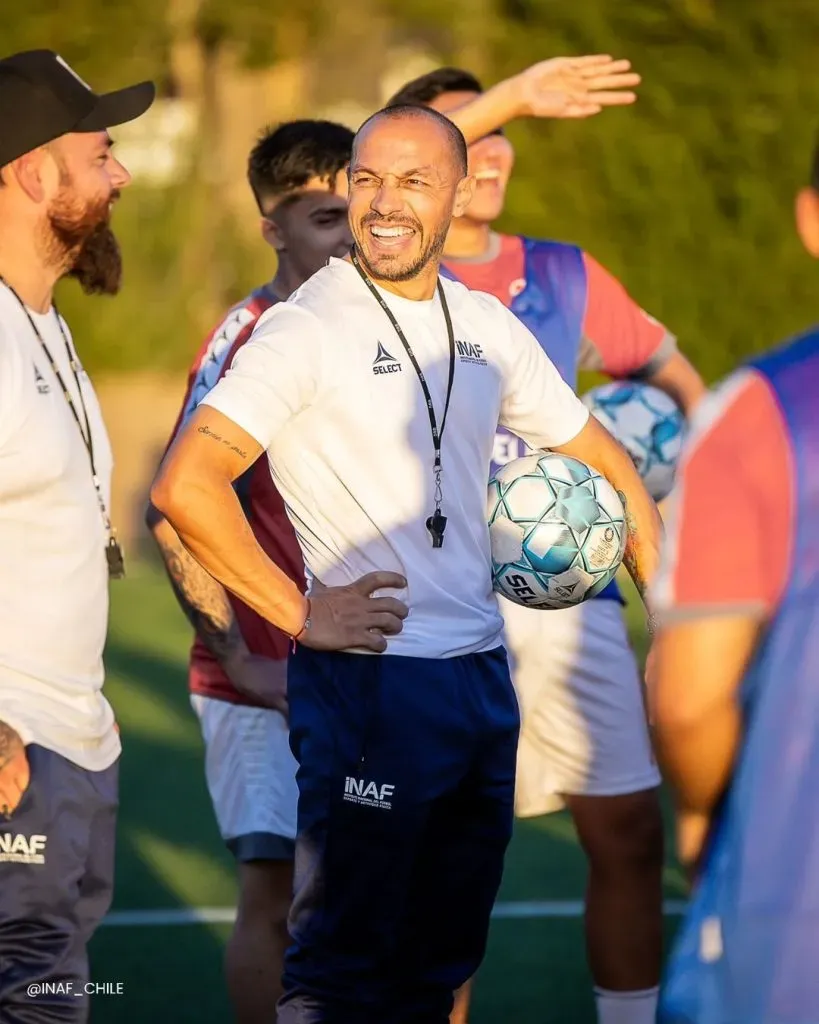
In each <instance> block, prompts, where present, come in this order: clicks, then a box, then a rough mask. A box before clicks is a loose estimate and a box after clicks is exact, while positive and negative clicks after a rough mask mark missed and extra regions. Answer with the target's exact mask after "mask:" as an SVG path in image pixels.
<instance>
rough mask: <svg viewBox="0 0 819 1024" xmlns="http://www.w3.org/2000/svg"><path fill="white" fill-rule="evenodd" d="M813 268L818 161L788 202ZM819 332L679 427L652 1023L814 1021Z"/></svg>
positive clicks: (657, 679) (659, 709) (754, 363)
mask: <svg viewBox="0 0 819 1024" xmlns="http://www.w3.org/2000/svg"><path fill="white" fill-rule="evenodd" d="M796 226H797V230H798V233H799V236H800V238H801V240H802V243H803V245H804V246H805V249H806V250H807V251H808V253H809V254H810V255H811V256H812V257H813V258H814V259H817V258H819V150H817V152H816V155H815V157H814V165H813V169H812V174H811V184H810V185H809V186H808V187H806V188H803V189H802V190H801V191H800V192H799V194H798V196H797V199H796ZM817 391H819V330H818V329H817V328H816V327H814V328H812V329H810V330H808V331H807V332H805V333H804V334H802V335H801V336H800V337H797V338H796V339H795V340H793V341H791V342H789V343H788V344H786V345H783V346H781V347H779V348H777V349H775V350H774V351H771V352H768V353H766V354H764V355H761V356H759V357H757V358H755V359H753V360H751V361H749V362H748V363H747V364H746V365H745V366H744V367H742V368H740V369H739V370H737V371H736V372H734V373H733V374H731V375H730V376H729V377H728V378H727V379H726V380H725V381H724V382H723V383H722V384H720V385H719V386H718V387H717V388H715V389H714V392H713V393H712V395H710V396H709V397H708V398H707V399H706V401H705V402H703V404H702V406H701V408H700V409H699V410H698V411H697V415H696V416H695V417H694V423H693V429H692V431H691V434H690V436H689V439H688V441H687V444H686V449H685V451H684V453H683V460H682V463H681V466H680V471H679V473H678V477H677V483H676V487H675V490H674V492H673V493H672V496H671V501H670V506H671V513H670V515H669V530H668V538H667V541H666V544H665V546H664V551H663V558H662V562H661V569H660V573H659V575H658V579H657V581H656V585H655V587H654V588H653V594H654V598H655V599H656V602H657V615H658V618H659V622H660V626H659V629H658V633H657V643H656V647H655V650H654V655H653V664H652V665H651V666H650V671H649V677H648V683H649V697H650V700H651V704H652V707H653V712H654V722H655V727H656V735H657V748H658V753H659V755H660V758H661V763H662V765H663V768H664V770H665V773H666V777H667V778H668V780H669V782H670V783H671V787H672V790H673V792H674V795H675V800H676V804H677V814H678V819H677V830H678V831H677V835H678V848H679V855H680V859H681V861H682V862H683V864H684V865H685V866H686V867H687V868H688V870H689V871H690V873H691V875H692V876H693V878H694V880H695V887H694V892H693V895H692V900H691V903H690V904H689V907H688V911H687V914H686V917H685V920H684V921H683V923H682V926H681V927H680V930H679V932H678V933H677V937H676V940H675V946H674V950H673V951H672V953H671V956H670V958H669V963H668V967H667V974H666V978H665V981H664V984H663V996H662V1000H661V1009H660V1015H659V1018H658V1019H659V1020H660V1021H662V1022H663V1024H714V1022H717V1021H719V1022H720V1024H722V1022H726V1024H727V1022H729V1021H730V1022H732V1024H733V1022H734V1021H736V1022H741V1024H773V1022H774V1021H775V1022H776V1024H802V1022H803V1021H805V1022H807V1021H816V1020H819V973H817V970H816V951H817V949H819V915H817V909H819V907H818V906H817V893H819V831H817V828H816V793H817V790H819V701H817V695H818V692H819V691H817V681H818V680H819V575H818V574H817V566H819V514H817V495H819V457H817V455H818V454H819V408H818V407H817V403H816V396H817Z"/></svg>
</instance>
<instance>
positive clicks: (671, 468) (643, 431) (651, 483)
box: [583, 382, 685, 501]
mask: <svg viewBox="0 0 819 1024" xmlns="http://www.w3.org/2000/svg"><path fill="white" fill-rule="evenodd" d="M583 402H584V404H585V405H586V406H587V407H588V408H589V409H590V410H591V412H592V414H593V415H594V416H596V417H597V419H598V420H600V422H601V423H602V424H603V426H604V427H605V428H606V429H607V430H608V431H609V433H610V434H612V435H614V437H616V438H617V440H618V441H619V442H620V444H621V445H623V447H624V448H625V449H626V451H627V452H628V453H629V455H630V456H631V458H632V460H633V462H634V465H635V466H636V467H637V472H638V473H639V474H640V476H641V477H642V480H643V483H644V484H645V486H646V490H647V491H648V493H649V494H650V495H651V497H652V498H653V499H654V500H655V501H662V500H663V498H665V497H667V495H668V494H669V493H670V491H671V488H672V487H673V486H674V474H675V472H676V469H677V461H678V459H679V456H680V450H681V449H682V445H683V440H684V438H685V418H684V416H683V414H682V412H681V411H680V408H679V406H678V405H677V404H676V402H675V401H674V400H673V399H672V398H670V397H669V396H668V395H667V394H666V393H665V392H664V391H660V389H659V388H655V387H651V386H650V385H649V384H635V383H631V382H615V383H612V384H604V385H603V386H602V387H599V388H594V389H593V390H592V391H589V392H588V393H587V394H585V395H584V396H583Z"/></svg>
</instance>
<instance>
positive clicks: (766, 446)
mask: <svg viewBox="0 0 819 1024" xmlns="http://www.w3.org/2000/svg"><path fill="white" fill-rule="evenodd" d="M792 481H793V469H792V453H791V449H790V442H789V437H788V433H787V429H786V426H785V422H784V419H783V417H782V413H781V411H780V408H779V404H778V402H777V399H776V397H775V396H774V394H773V393H772V391H771V390H770V387H769V386H768V384H767V382H766V381H765V379H764V378H763V377H762V376H761V375H759V374H757V373H756V372H754V371H749V370H743V371H741V372H739V373H737V374H734V375H733V376H731V377H729V378H728V379H727V380H726V381H725V383H724V384H723V385H721V386H720V387H719V388H718V389H716V390H715V391H714V392H713V393H712V394H710V395H709V396H708V397H707V398H706V399H704V400H703V402H702V403H701V404H700V406H699V407H698V409H697V412H696V413H695V415H694V419H693V421H692V427H691V435H690V439H689V442H688V445H687V448H686V452H685V454H684V458H683V461H682V463H681V464H680V467H679V470H678V474H677V483H676V486H675V489H674V492H673V494H672V496H671V499H670V515H669V517H668V530H667V536H666V544H665V549H664V553H663V558H662V563H661V568H660V572H659V574H658V577H657V580H656V582H655V584H654V586H653V588H652V589H653V601H652V604H653V607H654V609H655V610H656V611H657V612H658V613H659V614H660V615H661V616H662V617H663V618H664V619H665V620H674V619H680V618H699V617H702V616H706V615H713V614H725V613H726V612H736V613H749V614H754V615H760V616H766V615H768V614H769V613H770V612H771V611H772V610H773V609H774V607H775V606H776V604H777V603H778V601H779V599H780V597H781V595H782V592H783V590H784V588H785V586H786V582H787V577H788V566H789V559H790V551H791V542H792V538H793V487H792Z"/></svg>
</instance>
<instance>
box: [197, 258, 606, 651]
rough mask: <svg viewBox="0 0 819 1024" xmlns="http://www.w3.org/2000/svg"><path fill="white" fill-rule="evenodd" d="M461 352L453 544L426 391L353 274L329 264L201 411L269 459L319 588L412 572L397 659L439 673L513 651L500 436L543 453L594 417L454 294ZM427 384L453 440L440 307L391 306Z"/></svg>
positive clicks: (552, 372)
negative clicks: (437, 537) (437, 480)
mask: <svg viewBox="0 0 819 1024" xmlns="http://www.w3.org/2000/svg"><path fill="white" fill-rule="evenodd" d="M443 287H444V292H445V295H446V300H447V304H448V306H449V311H450V315H451V317H452V324H453V328H454V333H455V340H456V347H457V351H456V359H455V377H454V384H453V387H452V396H451V399H450V405H449V414H448V416H447V421H446V428H445V431H444V436H443V442H442V445H441V453H442V464H443V502H442V509H441V511H442V513H443V515H445V516H446V517H447V519H448V522H447V527H446V534H445V539H444V545H443V547H442V548H437V549H436V548H433V547H432V542H431V539H430V536H429V533H428V532H427V529H426V526H425V522H426V519H427V517H428V516H430V515H431V514H432V512H433V510H434V478H433V457H434V448H433V443H432V435H431V431H430V423H429V416H428V412H427V407H426V403H425V400H424V396H423V392H422V390H421V385H420V383H419V380H418V377H417V375H416V373H415V370H414V369H413V366H412V363H411V362H410V360H409V358H408V357H407V355H406V353H405V351H404V348H403V346H402V344H401V341H400V340H399V338H398V336H397V335H396V333H395V330H394V329H393V327H392V325H391V324H390V322H389V320H388V319H387V316H386V314H385V313H384V311H383V309H382V308H381V307H380V305H379V304H378V303H377V302H376V300H375V298H374V296H373V295H372V294H371V293H370V291H369V290H368V288H367V287H366V285H365V284H364V282H363V281H362V280H361V279H360V277H359V276H358V272H357V271H356V269H355V267H353V266H352V264H350V263H349V262H347V261H344V260H339V259H331V260H330V262H329V264H328V266H326V267H324V268H323V269H322V270H320V271H319V272H318V273H317V274H315V275H314V276H313V277H312V278H310V280H309V281H307V282H306V284H304V285H303V286H302V287H301V288H300V289H299V290H298V291H296V292H295V293H294V294H293V295H292V296H291V298H290V299H289V300H288V301H287V302H286V303H280V304H279V305H276V306H274V307H272V308H271V309H270V310H268V311H267V312H266V313H264V314H263V316H262V317H261V318H260V320H259V323H258V324H257V327H256V330H255V331H254V334H253V336H252V337H251V339H250V341H249V342H248V343H247V344H246V345H245V346H244V347H243V348H242V349H241V351H240V352H239V353H238V354H237V355H236V357H235V360H234V362H233V365H232V367H231V369H230V370H229V371H228V373H227V374H226V375H225V377H224V378H223V379H222V380H221V381H220V382H219V383H218V384H217V385H216V387H215V388H214V389H213V390H212V391H211V392H210V394H209V395H208V397H207V398H206V399H205V400H204V402H203V404H205V405H210V406H212V407H213V408H215V409H217V410H219V411H220V412H222V413H223V414H224V415H226V416H228V417H229V418H230V419H231V420H233V421H234V422H235V423H236V424H238V425H239V426H240V427H241V428H242V429H244V430H245V431H247V433H249V434H250V435H251V436H252V437H254V438H255V439H256V440H257V441H258V443H259V444H260V445H262V447H263V448H265V449H267V452H268V458H269V461H270V467H271V472H272V474H273V479H274V481H275V484H276V486H277V487H278V489H279V491H280V493H281V495H282V497H283V498H284V501H285V503H286V505H287V509H288V513H289V515H290V518H291V521H292V523H293V526H294V528H295V531H296V534H297V536H298V539H299V543H300V544H301V548H302V552H303V555H304V560H305V563H306V567H307V571H308V578H309V577H311V576H312V577H313V578H315V579H318V580H320V581H321V582H322V583H323V584H325V585H327V586H334V585H343V584H347V583H351V582H353V581H354V580H356V579H358V578H359V577H360V576H363V575H364V574H365V573H369V572H372V571H375V570H386V571H394V572H398V573H401V574H402V575H403V576H405V577H406V579H407V581H408V587H407V590H406V591H405V592H395V591H393V592H390V593H393V594H394V596H396V597H398V598H400V599H402V600H404V601H405V602H406V603H407V604H408V606H409V609H410V612H409V616H408V618H407V619H406V621H405V623H404V629H403V632H402V633H401V634H400V635H399V636H397V637H393V638H390V639H389V643H388V648H387V653H389V654H402V655H411V656H414V657H423V658H442V657H451V656H455V655H461V654H469V653H472V652H475V651H483V650H488V649H491V648H492V647H494V646H497V645H498V644H499V643H500V642H501V632H502V620H501V616H500V612H499V610H498V603H497V600H496V598H495V595H494V593H493V591H492V581H491V559H490V548H489V529H488V526H487V519H486V502H487V498H486V492H487V484H488V479H489V465H490V459H491V456H492V448H493V443H494V438H495V430H496V427H497V425H498V423H500V424H502V425H503V426H506V427H508V428H509V429H510V430H512V431H514V432H515V433H516V434H519V435H520V436H521V437H522V438H523V439H524V440H525V441H527V442H528V443H529V444H530V445H531V446H532V447H533V448H547V447H550V446H556V445H560V444H563V443H565V442H567V441H569V440H571V439H572V438H573V437H575V436H576V435H577V434H578V433H579V432H580V430H581V429H582V428H583V426H584V425H585V423H586V420H587V418H588V412H587V410H586V408H585V406H584V405H583V404H582V403H581V402H580V400H579V399H578V398H577V397H576V395H575V394H574V392H573V391H572V390H571V389H570V388H569V387H568V386H567V385H566V384H565V382H564V381H563V380H562V378H561V377H560V375H559V374H558V372H557V370H556V369H555V368H554V366H553V365H552V363H551V362H550V361H549V359H548V358H547V356H546V355H545V354H544V353H543V350H542V349H541V348H540V346H539V345H538V343H537V341H536V340H535V338H534V337H533V335H532V334H530V332H529V331H528V330H527V329H526V327H524V326H523V324H522V323H521V322H520V321H519V320H518V319H517V318H516V317H515V316H514V315H513V314H511V313H510V312H509V311H508V310H507V309H506V308H505V307H504V306H503V305H502V303H500V302H499V301H498V300H497V299H496V298H494V297H492V296H490V295H485V294H483V293H480V292H470V291H469V290H468V289H467V288H465V287H464V286H463V285H461V284H459V283H457V282H454V281H449V280H445V281H443ZM381 294H382V295H383V297H384V299H385V301H386V303H387V305H388V306H389V308H390V309H391V310H392V313H393V315H394V316H395V318H396V319H397V321H398V323H399V324H400V325H401V327H402V330H403V331H404V334H405V335H406V337H407V340H408V341H409V343H410V346H411V347H412V349H413V352H414V353H415V356H416V358H417V360H418V362H419V364H420V365H421V368H422V370H423V372H424V375H425V377H426V380H427V384H428V387H429V389H430V393H431V395H432V401H433V405H434V408H435V413H436V417H437V420H438V426H439V428H440V424H441V417H442V415H443V409H444V401H445V397H446V384H447V375H448V370H449V346H448V343H447V332H446V326H445V322H444V316H443V310H442V308H441V303H440V298H439V297H438V296H437V294H436V297H435V298H434V299H431V300H429V301H421V302H415V301H412V300H409V299H402V298H400V297H399V296H396V295H393V294H392V293H390V292H387V291H382V292H381Z"/></svg>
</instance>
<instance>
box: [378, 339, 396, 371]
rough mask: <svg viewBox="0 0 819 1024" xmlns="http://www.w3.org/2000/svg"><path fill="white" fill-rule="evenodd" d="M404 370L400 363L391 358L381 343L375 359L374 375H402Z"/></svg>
mask: <svg viewBox="0 0 819 1024" xmlns="http://www.w3.org/2000/svg"><path fill="white" fill-rule="evenodd" d="M402 369H403V367H402V366H401V364H400V363H399V361H398V360H397V359H396V358H395V357H394V356H391V355H390V354H389V352H388V351H387V350H386V349H385V348H384V346H383V345H382V344H381V342H380V341H379V343H378V351H377V352H376V353H375V359H373V373H401V371H402Z"/></svg>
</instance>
